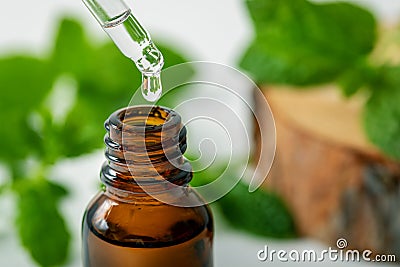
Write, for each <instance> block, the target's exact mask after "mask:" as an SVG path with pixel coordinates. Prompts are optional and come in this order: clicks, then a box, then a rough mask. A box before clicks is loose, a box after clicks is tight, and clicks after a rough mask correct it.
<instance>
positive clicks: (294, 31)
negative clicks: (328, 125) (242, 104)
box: [240, 0, 376, 85]
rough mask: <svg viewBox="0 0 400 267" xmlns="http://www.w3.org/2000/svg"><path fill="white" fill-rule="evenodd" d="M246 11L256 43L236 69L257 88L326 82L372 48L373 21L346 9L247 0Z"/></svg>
mask: <svg viewBox="0 0 400 267" xmlns="http://www.w3.org/2000/svg"><path fill="white" fill-rule="evenodd" d="M247 5H248V9H249V11H250V14H251V17H252V19H253V22H254V26H255V31H256V38H255V40H254V41H253V43H252V44H251V45H250V47H249V48H248V50H247V51H246V52H245V54H244V56H243V57H242V59H241V62H240V66H241V67H242V68H243V69H245V70H247V71H249V72H250V73H251V74H252V75H253V76H254V78H255V79H256V80H257V82H259V83H267V82H270V83H290V84H295V85H307V84H315V83H322V82H329V81H332V80H334V79H336V78H337V77H338V76H340V75H341V74H342V73H344V72H345V71H346V70H348V69H350V68H352V66H353V65H354V64H356V62H357V61H358V60H359V59H360V58H362V57H365V56H366V55H367V54H368V53H369V52H370V51H371V50H372V48H373V46H374V42H375V27H376V25H375V20H374V18H373V16H372V15H371V14H370V13H369V12H367V11H365V10H363V9H361V8H359V7H356V6H353V5H351V4H348V3H327V4H314V3H311V2H308V1H306V0H280V1H274V0H250V1H247Z"/></svg>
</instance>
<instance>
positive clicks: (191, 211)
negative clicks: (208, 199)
mask: <svg viewBox="0 0 400 267" xmlns="http://www.w3.org/2000/svg"><path fill="white" fill-rule="evenodd" d="M105 126H106V129H107V132H108V133H107V135H106V137H105V143H106V146H107V148H106V153H105V155H106V158H107V161H106V163H105V164H104V165H103V167H102V170H101V175H100V177H101V180H102V182H103V183H104V185H105V190H104V191H103V192H100V193H99V194H98V195H97V196H96V197H95V198H94V199H93V200H92V201H91V203H90V204H89V206H88V208H87V210H86V212H85V215H84V218H83V227H82V229H83V230H82V238H83V262H84V266H85V267H189V266H190V267H211V266H213V259H212V242H213V219H212V215H211V212H210V210H209V208H208V206H207V205H205V204H203V203H201V204H200V205H199V206H195V207H182V206H175V205H170V204H165V203H163V202H162V201H160V200H158V199H157V197H154V196H163V197H164V199H165V197H166V198H168V197H171V199H173V198H176V192H175V193H173V192H174V190H170V189H171V183H173V184H174V185H180V186H181V187H179V188H180V190H183V191H184V194H183V195H191V198H192V200H193V196H195V197H194V198H196V201H201V198H200V197H199V196H198V195H196V194H195V193H193V189H191V188H190V187H189V186H188V183H189V182H190V180H191V178H192V172H191V168H190V164H188V163H187V162H186V160H185V159H184V158H183V156H182V154H183V153H184V151H185V150H186V130H185V128H184V126H182V123H181V119H180V116H179V115H178V114H177V113H176V112H174V111H172V110H169V109H166V108H161V107H149V106H139V107H130V108H126V109H123V110H120V111H117V112H115V113H113V114H112V115H111V116H110V118H109V119H108V120H107V121H106V123H105ZM188 193H190V194H188ZM179 198H180V202H179V203H180V204H182V203H183V204H184V203H185V199H184V197H183V198H182V197H179ZM182 199H183V200H182ZM182 201H183V202H182ZM188 202H191V200H190V199H188Z"/></svg>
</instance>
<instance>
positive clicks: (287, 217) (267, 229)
mask: <svg viewBox="0 0 400 267" xmlns="http://www.w3.org/2000/svg"><path fill="white" fill-rule="evenodd" d="M188 158H189V159H190V158H192V157H191V156H188ZM193 158H195V157H193ZM193 158H192V159H193ZM192 165H193V167H194V169H195V170H196V169H199V170H200V169H201V171H198V172H195V173H194V175H193V180H192V182H191V185H192V186H201V185H205V184H209V183H211V182H212V181H214V180H215V179H225V178H232V179H233V177H237V176H238V175H240V174H239V173H240V171H237V169H236V166H235V164H232V162H230V163H229V164H228V163H222V162H221V163H215V162H214V163H213V164H212V165H211V166H209V167H208V168H205V169H203V168H201V166H200V163H199V162H197V161H193V163H192ZM197 165H199V166H197ZM240 176H241V177H240V178H242V179H241V180H240V181H239V182H238V183H237V184H236V185H235V187H234V188H233V189H232V190H231V191H229V193H228V194H226V195H225V196H224V197H222V198H221V199H219V200H217V201H216V202H214V203H213V205H214V207H215V208H216V211H217V212H218V211H219V212H220V213H221V215H222V216H223V218H224V219H225V221H226V222H227V223H228V224H229V225H230V226H232V227H234V228H236V229H240V230H243V231H246V232H248V233H251V234H255V235H261V236H266V237H273V238H293V237H295V236H296V229H295V224H294V220H293V217H292V216H291V214H290V212H289V210H288V208H287V207H286V205H285V203H283V201H282V199H281V198H280V197H279V196H278V195H276V194H275V193H273V192H270V191H267V190H266V189H263V188H260V189H258V190H256V191H255V192H252V193H250V192H249V186H248V185H247V184H246V183H245V182H243V177H242V175H240Z"/></svg>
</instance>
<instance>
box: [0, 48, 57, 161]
mask: <svg viewBox="0 0 400 267" xmlns="http://www.w3.org/2000/svg"><path fill="white" fill-rule="evenodd" d="M53 79H54V76H53V75H52V72H51V71H50V67H49V65H48V64H47V63H46V62H44V61H42V60H39V59H36V58H33V57H29V56H14V57H8V58H2V59H0V84H1V90H0V99H1V101H2V103H3V104H2V105H1V106H0V120H1V121H2V122H3V125H4V127H2V130H1V131H0V146H1V149H0V159H1V160H3V161H6V162H14V161H17V160H20V159H22V158H25V157H26V156H27V155H28V154H29V152H30V151H31V150H32V149H34V148H36V145H37V142H38V136H37V134H36V133H34V132H33V131H32V130H31V127H30V126H29V115H30V114H31V112H32V111H33V110H35V109H36V108H37V107H38V106H40V105H41V104H42V102H43V99H44V98H45V97H46V96H47V94H48V93H49V91H50V89H51V87H52V83H53Z"/></svg>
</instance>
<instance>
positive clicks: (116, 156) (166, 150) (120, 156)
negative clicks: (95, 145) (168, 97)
mask: <svg viewBox="0 0 400 267" xmlns="http://www.w3.org/2000/svg"><path fill="white" fill-rule="evenodd" d="M105 128H106V130H107V134H106V135H105V138H104V142H105V144H106V151H105V156H106V159H107V161H106V162H105V163H104V165H103V167H102V170H101V180H102V181H103V182H104V183H105V184H107V185H111V186H113V187H117V188H119V189H123V190H127V191H134V192H136V191H139V192H141V191H142V190H141V187H143V186H146V191H148V190H150V191H165V190H168V188H169V187H170V186H171V183H172V184H174V185H186V184H188V183H189V182H190V180H191V178H192V172H191V171H192V169H191V166H190V164H189V163H188V162H187V161H186V160H185V158H184V157H183V153H184V152H185V151H186V148H187V145H186V128H185V127H184V126H183V124H182V122H181V117H180V116H179V114H178V113H176V112H175V111H173V110H170V109H167V108H164V107H159V106H134V107H128V108H124V109H121V110H118V111H116V112H114V113H113V114H111V116H110V117H109V118H108V119H107V121H106V122H105Z"/></svg>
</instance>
